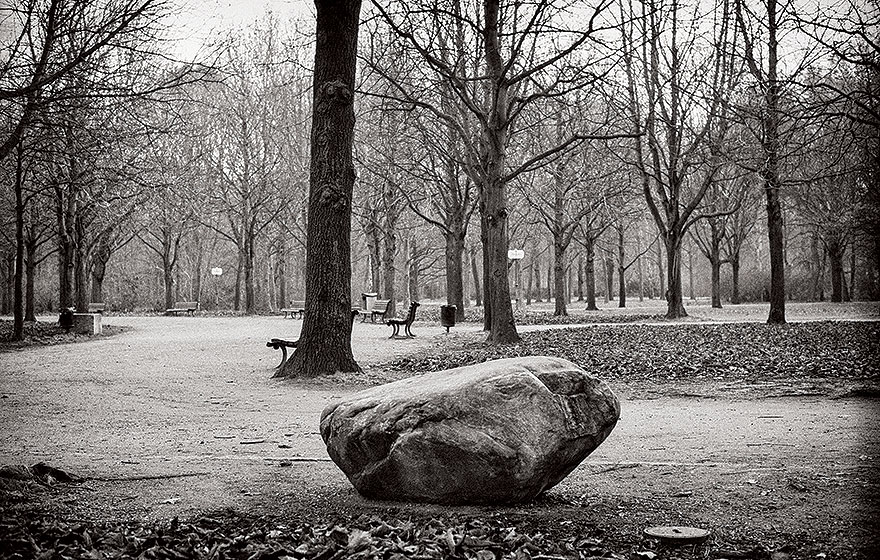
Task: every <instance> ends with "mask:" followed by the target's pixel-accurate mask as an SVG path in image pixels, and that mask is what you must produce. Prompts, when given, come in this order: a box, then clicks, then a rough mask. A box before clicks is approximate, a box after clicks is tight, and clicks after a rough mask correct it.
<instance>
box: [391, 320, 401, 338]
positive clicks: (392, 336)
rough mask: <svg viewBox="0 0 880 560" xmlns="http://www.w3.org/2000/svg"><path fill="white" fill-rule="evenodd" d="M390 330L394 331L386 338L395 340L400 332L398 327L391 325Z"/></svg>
mask: <svg viewBox="0 0 880 560" xmlns="http://www.w3.org/2000/svg"><path fill="white" fill-rule="evenodd" d="M391 328H392V329H394V331H393V332H392V333H391V336H389V337H388V338H397V333H398V332H400V327H399V326H398V325H397V324H394V323H392V325H391Z"/></svg>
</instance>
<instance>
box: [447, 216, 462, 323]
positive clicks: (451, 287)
mask: <svg viewBox="0 0 880 560" xmlns="http://www.w3.org/2000/svg"><path fill="white" fill-rule="evenodd" d="M463 256H464V237H462V236H461V234H460V233H457V232H456V233H451V234H447V235H446V303H447V304H448V305H454V306H455V319H456V320H457V321H464V274H463V272H462V269H463V260H464V259H463Z"/></svg>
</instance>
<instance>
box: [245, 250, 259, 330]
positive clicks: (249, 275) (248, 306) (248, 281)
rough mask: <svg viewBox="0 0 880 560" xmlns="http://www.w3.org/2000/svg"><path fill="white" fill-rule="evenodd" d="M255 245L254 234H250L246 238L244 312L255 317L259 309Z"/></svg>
mask: <svg viewBox="0 0 880 560" xmlns="http://www.w3.org/2000/svg"><path fill="white" fill-rule="evenodd" d="M254 243H255V240H254V235H253V233H250V232H248V235H247V237H246V238H245V253H244V312H245V314H247V315H253V314H254V312H255V311H256V309H257V301H256V300H257V290H256V285H255V283H256V278H255V276H254V266H255V262H254V261H255V260H256V247H255V245H254Z"/></svg>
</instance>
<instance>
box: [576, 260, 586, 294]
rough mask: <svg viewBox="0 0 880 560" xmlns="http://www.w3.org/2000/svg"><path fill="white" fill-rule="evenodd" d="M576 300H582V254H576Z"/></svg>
mask: <svg viewBox="0 0 880 560" xmlns="http://www.w3.org/2000/svg"><path fill="white" fill-rule="evenodd" d="M577 297H578V298H577V300H578V301H579V302H580V301H584V255H583V254H580V255H578V263H577Z"/></svg>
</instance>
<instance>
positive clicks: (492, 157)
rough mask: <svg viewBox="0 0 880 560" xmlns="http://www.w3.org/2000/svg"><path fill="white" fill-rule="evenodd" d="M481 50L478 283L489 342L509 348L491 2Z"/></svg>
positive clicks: (513, 334)
mask: <svg viewBox="0 0 880 560" xmlns="http://www.w3.org/2000/svg"><path fill="white" fill-rule="evenodd" d="M483 16H484V17H483V23H484V25H483V45H484V49H485V50H484V53H485V61H486V73H487V74H488V76H489V80H490V81H491V85H490V89H491V92H490V95H489V97H488V98H489V99H490V100H491V106H490V108H489V114H488V118H487V123H486V127H485V131H484V134H483V138H482V144H483V145H482V146H481V149H482V150H483V151H484V154H485V157H484V158H483V161H482V162H481V163H482V165H481V166H482V167H483V168H484V173H485V177H484V178H483V182H482V185H481V188H480V189H479V192H480V196H481V197H482V199H483V201H482V202H483V203H482V204H481V205H480V207H481V209H482V210H483V211H484V216H485V219H486V220H485V223H486V232H487V241H488V243H487V247H486V249H487V251H486V253H487V254H486V256H487V257H488V259H487V260H488V263H487V264H488V269H489V274H486V275H485V276H484V282H485V283H486V285H487V286H488V287H489V289H488V294H489V297H487V298H486V303H487V305H488V307H489V310H490V315H491V320H490V330H489V338H488V340H489V342H491V343H494V344H510V343H515V342H519V341H520V336H519V333H517V331H516V322H515V321H514V317H513V307H512V306H511V302H510V281H509V278H508V275H507V250H508V249H509V247H508V232H507V225H508V224H507V219H508V215H509V210H508V208H507V202H508V201H507V183H506V181H505V180H504V173H505V165H506V161H507V140H508V132H509V126H510V117H509V115H508V113H507V111H508V107H509V99H508V95H509V89H510V84H509V83H508V81H507V79H506V72H507V69H506V67H505V65H504V63H503V60H502V58H501V54H502V52H501V51H502V48H501V41H500V37H501V28H500V26H499V16H500V5H499V2H498V1H497V0H484V1H483Z"/></svg>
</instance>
